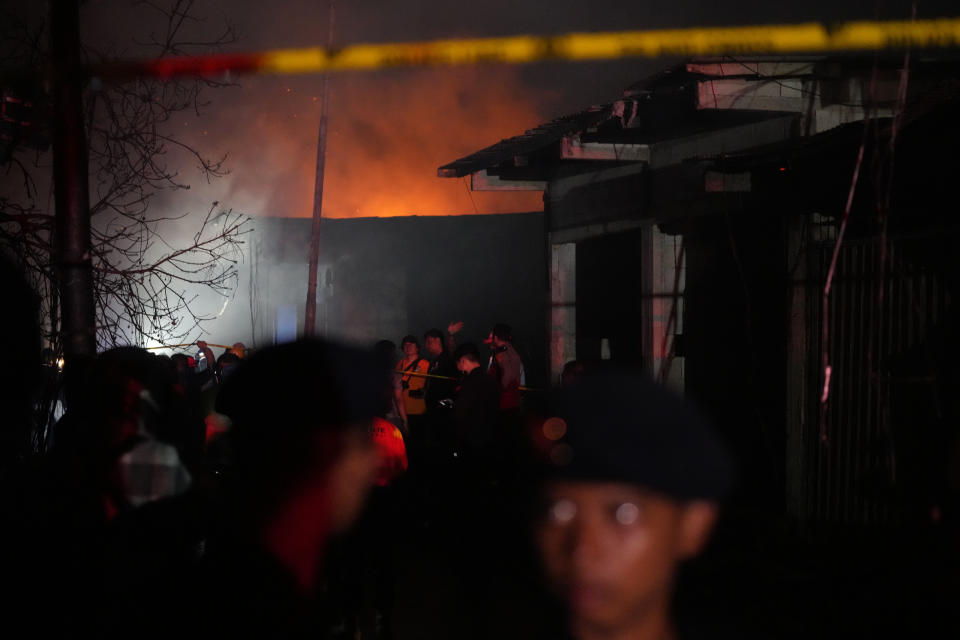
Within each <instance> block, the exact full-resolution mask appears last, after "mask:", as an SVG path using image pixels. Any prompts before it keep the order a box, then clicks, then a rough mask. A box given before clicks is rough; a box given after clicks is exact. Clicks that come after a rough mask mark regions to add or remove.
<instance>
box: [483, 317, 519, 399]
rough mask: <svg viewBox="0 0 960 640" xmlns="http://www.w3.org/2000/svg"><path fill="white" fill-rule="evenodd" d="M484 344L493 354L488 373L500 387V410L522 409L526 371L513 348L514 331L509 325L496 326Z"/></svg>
mask: <svg viewBox="0 0 960 640" xmlns="http://www.w3.org/2000/svg"><path fill="white" fill-rule="evenodd" d="M484 343H485V344H488V345H490V349H491V351H492V352H493V356H492V357H491V359H490V367H489V369H488V372H489V373H490V374H491V375H493V376H494V377H495V378H496V380H497V383H498V384H499V385H500V410H501V411H507V412H510V411H515V410H517V409H519V408H520V387H521V386H522V385H523V384H524V371H523V362H522V361H521V360H520V354H519V353H517V350H516V348H515V347H514V346H513V330H512V329H511V328H510V326H509V325H506V324H496V325H494V326H493V330H491V331H490V335H489V336H488V337H487V339H486V340H484Z"/></svg>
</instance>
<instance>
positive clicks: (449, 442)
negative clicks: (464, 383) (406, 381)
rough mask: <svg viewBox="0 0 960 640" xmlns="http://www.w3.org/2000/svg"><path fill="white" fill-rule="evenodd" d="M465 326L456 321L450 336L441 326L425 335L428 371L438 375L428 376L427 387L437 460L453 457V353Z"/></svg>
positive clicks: (429, 431) (430, 437)
mask: <svg viewBox="0 0 960 640" xmlns="http://www.w3.org/2000/svg"><path fill="white" fill-rule="evenodd" d="M462 327H463V323H462V322H452V323H450V325H449V326H448V327H447V333H446V335H444V333H443V332H442V331H441V330H440V329H430V330H429V331H427V332H426V333H425V334H424V339H423V346H424V350H425V352H426V356H427V359H428V362H429V363H430V366H429V368H428V369H427V373H428V374H429V375H431V376H437V377H433V378H428V379H427V380H426V388H425V389H424V399H425V400H426V403H427V414H426V429H427V434H428V442H429V447H430V449H431V457H433V458H435V459H438V458H439V459H443V458H446V457H447V456H449V453H450V450H451V449H452V448H453V446H454V442H453V440H454V437H453V433H452V431H453V429H452V423H453V411H452V406H451V403H452V400H453V397H454V395H455V394H456V389H457V382H456V380H457V377H458V373H457V363H456V362H455V361H454V359H453V352H454V351H455V350H456V334H457V333H458V332H459V331H460V329H461V328H462ZM441 378H449V379H448V380H444V379H441Z"/></svg>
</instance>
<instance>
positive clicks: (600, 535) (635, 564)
mask: <svg viewBox="0 0 960 640" xmlns="http://www.w3.org/2000/svg"><path fill="white" fill-rule="evenodd" d="M542 431H543V436H544V437H545V439H546V440H547V441H549V442H551V443H552V446H551V447H550V448H549V450H548V451H547V459H548V464H547V474H548V475H547V481H546V483H545V485H544V489H543V503H544V509H543V513H542V517H541V519H540V523H539V525H538V527H537V533H536V541H537V546H538V547H539V551H540V556H541V558H542V562H543V567H544V570H545V573H546V578H547V581H548V583H549V585H550V587H551V588H552V590H553V591H554V592H555V593H556V595H557V596H558V597H559V598H560V600H561V601H562V602H563V603H564V604H565V606H566V611H567V616H568V619H567V630H568V632H569V634H570V636H571V637H573V638H575V639H576V640H663V639H672V638H677V637H678V636H677V632H676V627H675V626H674V621H673V620H672V619H671V613H670V612H671V600H672V595H673V590H674V583H675V580H676V575H677V570H678V567H679V565H680V563H682V562H683V561H684V560H687V559H689V558H692V557H694V556H696V555H697V554H698V553H699V552H700V550H701V549H702V548H703V546H704V545H705V543H706V541H707V539H708V537H709V534H710V532H711V530H712V528H713V525H714V521H715V520H716V517H717V513H718V508H719V502H720V500H721V498H722V497H723V496H724V494H725V493H726V491H727V490H728V488H729V485H730V476H731V467H730V462H729V460H728V457H727V454H726V452H725V450H724V448H723V447H722V446H721V445H720V443H719V442H718V441H717V440H716V439H715V437H714V436H713V435H712V434H711V432H710V430H709V429H708V427H707V425H706V424H705V423H704V421H703V420H702V419H701V418H700V416H699V415H698V414H696V413H695V412H693V411H692V410H690V409H689V408H688V407H686V406H685V405H684V404H683V403H682V402H681V401H680V400H679V399H677V398H675V397H673V396H671V395H670V394H668V393H667V392H666V391H665V390H663V389H661V388H660V387H657V386H656V385H654V384H653V383H652V382H650V381H648V380H647V379H646V378H644V377H642V376H639V375H632V374H626V373H621V374H617V373H605V374H592V375H591V374H588V375H585V376H584V377H583V378H581V380H580V381H579V382H578V383H577V384H575V385H573V386H572V387H570V388H569V389H565V390H563V395H561V396H560V397H559V398H558V400H557V402H556V405H555V411H554V413H553V415H552V416H551V417H550V418H549V419H547V420H546V421H545V422H544V423H543V426H542Z"/></svg>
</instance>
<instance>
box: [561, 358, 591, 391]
mask: <svg viewBox="0 0 960 640" xmlns="http://www.w3.org/2000/svg"><path fill="white" fill-rule="evenodd" d="M585 371H586V367H585V366H584V364H583V363H582V362H580V361H579V360H571V361H570V362H567V363H566V364H564V365H563V371H561V372H560V386H561V387H569V386H571V385H573V384H574V383H575V382H576V381H577V380H579V379H580V378H581V377H582V376H583V374H584V372H585Z"/></svg>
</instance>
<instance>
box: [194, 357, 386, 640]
mask: <svg viewBox="0 0 960 640" xmlns="http://www.w3.org/2000/svg"><path fill="white" fill-rule="evenodd" d="M278 371H280V372H285V373H287V374H290V375H283V376H280V375H277V372H278ZM388 384H389V372H388V370H387V368H386V366H385V364H384V362H383V359H382V358H377V357H376V356H375V355H374V354H372V353H367V352H365V351H360V350H357V349H353V348H348V347H343V346H339V345H335V344H331V343H327V342H324V341H319V340H310V341H306V340H304V341H298V342H295V343H290V344H285V345H280V346H277V347H273V348H269V349H265V350H263V351H261V352H259V353H257V354H256V355H254V356H252V357H251V358H249V359H248V360H246V361H244V362H243V363H242V364H241V365H240V366H239V367H238V368H237V370H236V371H235V372H234V373H233V374H231V376H230V377H229V378H228V379H227V381H226V382H225V384H224V385H223V388H222V389H221V392H220V394H219V395H218V397H217V407H216V408H217V411H218V412H219V413H222V414H223V415H226V416H228V417H229V418H230V419H231V421H232V426H231V428H230V431H228V432H227V434H225V435H224V436H223V437H224V438H226V439H228V440H229V442H230V446H229V451H230V452H231V457H230V459H229V460H228V461H227V462H226V464H224V465H223V476H224V479H223V481H222V486H221V489H220V495H219V497H218V500H217V505H218V506H217V517H216V519H215V523H214V525H213V526H212V530H211V534H210V537H209V539H208V543H207V553H206V556H205V558H204V560H203V565H202V567H201V568H200V575H199V577H198V579H197V580H195V581H193V582H194V583H195V585H196V586H195V589H196V590H195V591H194V592H193V594H194V595H193V597H191V598H188V600H189V602H188V603H187V604H186V606H185V607H184V608H183V609H182V611H183V612H184V613H185V614H186V615H185V616H184V617H183V620H182V621H186V620H188V619H193V620H195V621H196V623H195V625H194V626H193V629H194V630H196V632H197V633H196V635H210V636H211V637H212V636H217V637H252V636H256V637H305V636H306V635H308V634H309V635H315V636H317V637H324V636H326V635H328V634H327V633H326V632H327V631H328V630H329V628H330V627H331V619H330V612H329V609H328V608H325V606H324V603H325V598H322V597H321V594H322V592H323V588H324V587H323V580H322V571H321V569H322V567H323V565H324V560H325V550H326V548H327V545H328V543H329V542H330V541H331V539H332V538H333V537H335V536H336V535H337V534H339V533H342V532H344V531H345V530H346V529H347V528H349V527H350V526H351V524H352V523H353V522H354V521H355V520H356V518H357V517H358V516H359V514H360V512H361V510H362V507H363V505H364V503H365V500H366V497H367V495H368V493H369V491H370V489H371V488H372V486H373V482H374V478H375V475H376V472H377V468H378V465H379V459H378V454H377V451H376V449H375V448H374V446H373V442H372V440H371V437H370V433H369V427H370V422H371V420H372V418H373V417H374V416H375V415H376V414H377V412H378V411H379V410H380V409H381V405H382V400H383V391H382V390H383V389H384V388H386V386H387V385H388Z"/></svg>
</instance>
